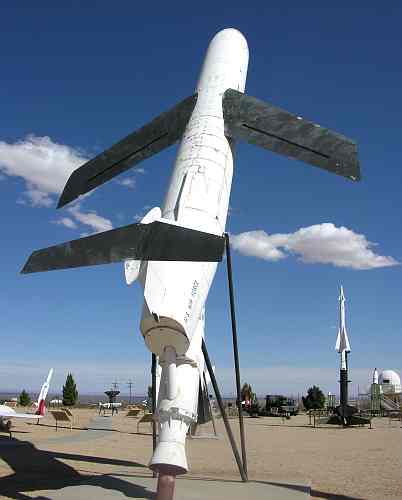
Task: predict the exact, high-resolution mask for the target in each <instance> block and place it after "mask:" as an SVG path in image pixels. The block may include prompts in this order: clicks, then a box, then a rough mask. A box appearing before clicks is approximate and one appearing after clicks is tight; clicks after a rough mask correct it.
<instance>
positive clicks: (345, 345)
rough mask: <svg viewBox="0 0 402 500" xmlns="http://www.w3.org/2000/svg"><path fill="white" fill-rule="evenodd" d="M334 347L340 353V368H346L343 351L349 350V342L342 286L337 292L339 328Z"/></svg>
mask: <svg viewBox="0 0 402 500" xmlns="http://www.w3.org/2000/svg"><path fill="white" fill-rule="evenodd" d="M335 349H336V350H337V351H338V352H339V353H340V354H341V363H342V369H345V370H346V356H345V353H347V352H350V344H349V339H348V333H347V331H346V321H345V295H344V293H343V287H342V286H341V290H340V294H339V329H338V336H337V338H336V344H335Z"/></svg>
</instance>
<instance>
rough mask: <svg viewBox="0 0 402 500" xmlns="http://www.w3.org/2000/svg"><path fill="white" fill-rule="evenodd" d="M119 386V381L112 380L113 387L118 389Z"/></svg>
mask: <svg viewBox="0 0 402 500" xmlns="http://www.w3.org/2000/svg"><path fill="white" fill-rule="evenodd" d="M118 387H119V383H118V382H117V381H116V380H115V381H114V382H112V389H113V390H115V391H117V390H118Z"/></svg>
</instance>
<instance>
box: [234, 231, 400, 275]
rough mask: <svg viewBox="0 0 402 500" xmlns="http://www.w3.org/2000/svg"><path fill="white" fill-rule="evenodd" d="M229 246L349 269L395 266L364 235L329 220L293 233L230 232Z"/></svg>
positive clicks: (269, 257)
mask: <svg viewBox="0 0 402 500" xmlns="http://www.w3.org/2000/svg"><path fill="white" fill-rule="evenodd" d="M231 242H232V245H233V248H234V249H236V250H237V251H239V252H240V253H242V254H243V255H248V256H253V257H257V258H260V259H264V260H269V261H277V260H280V259H284V258H286V257H288V255H289V254H296V255H298V256H299V259H300V260H301V261H302V262H304V263H308V264H316V263H319V264H333V265H334V266H337V267H347V268H351V269H374V268H378V267H389V266H396V265H398V264H399V263H398V261H396V260H395V259H394V258H393V257H389V256H382V255H378V254H376V253H374V252H373V250H372V249H371V247H373V246H374V243H371V242H370V241H368V240H367V239H366V237H365V236H364V234H358V233H355V232H354V231H352V230H351V229H348V228H346V227H343V226H342V227H336V226H335V225H334V224H332V223H324V224H315V225H313V226H309V227H302V228H300V229H299V230H297V231H296V232H294V233H288V234H281V233H277V234H271V235H269V234H267V233H266V232H265V231H248V232H245V233H240V234H237V235H236V234H235V235H231Z"/></svg>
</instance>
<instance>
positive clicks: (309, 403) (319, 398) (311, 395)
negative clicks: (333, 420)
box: [302, 385, 325, 410]
mask: <svg viewBox="0 0 402 500" xmlns="http://www.w3.org/2000/svg"><path fill="white" fill-rule="evenodd" d="M302 399H303V405H304V407H305V408H306V410H319V409H320V408H324V405H325V395H324V393H323V392H322V390H321V389H320V388H319V387H318V386H316V385H313V387H310V388H309V390H308V391H307V396H303V398H302Z"/></svg>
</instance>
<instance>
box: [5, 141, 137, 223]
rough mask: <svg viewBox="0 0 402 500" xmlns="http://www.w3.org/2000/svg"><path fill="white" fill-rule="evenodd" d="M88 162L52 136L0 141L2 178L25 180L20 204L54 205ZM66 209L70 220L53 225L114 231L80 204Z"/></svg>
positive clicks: (59, 221) (131, 184)
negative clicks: (78, 170) (80, 167)
mask: <svg viewBox="0 0 402 500" xmlns="http://www.w3.org/2000/svg"><path fill="white" fill-rule="evenodd" d="M86 161H87V158H85V157H84V156H83V155H82V154H81V152H79V151H78V150H77V149H74V148H71V147H69V146H66V145H64V144H58V143H56V142H53V141H52V139H50V137H37V136H35V135H29V136H27V137H26V138H25V139H23V140H22V141H17V142H15V143H7V142H4V141H0V176H2V177H4V176H10V177H20V178H22V179H23V180H24V181H25V192H24V193H23V194H24V197H23V198H18V199H17V203H20V204H28V203H29V204H30V205H32V206H34V207H51V206H53V205H54V202H55V198H56V197H55V195H58V194H60V193H61V191H62V190H63V188H64V186H65V184H66V182H67V179H68V178H69V176H70V175H71V173H72V172H73V171H74V170H75V169H76V168H78V167H79V166H80V165H82V164H83V163H85V162H86ZM122 182H123V183H124V185H127V186H128V185H129V186H130V187H134V185H135V181H134V184H133V182H131V179H125V180H124V181H122ZM86 196H87V195H84V196H83V197H81V200H82V199H83V198H84V197H86ZM67 210H68V212H69V213H70V215H71V217H61V218H60V219H58V220H56V221H52V222H54V223H55V224H60V225H63V226H65V227H68V228H69V229H76V228H77V227H78V225H77V222H78V223H81V224H84V225H86V226H89V227H90V228H91V229H92V230H93V231H94V232H100V231H107V230H109V229H113V225H112V223H111V221H110V220H109V219H106V218H105V217H101V216H100V215H98V214H97V213H96V212H95V211H89V212H83V211H82V210H81V206H80V204H79V203H76V204H75V205H73V206H71V207H69V208H68V209H67ZM73 219H74V220H73Z"/></svg>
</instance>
